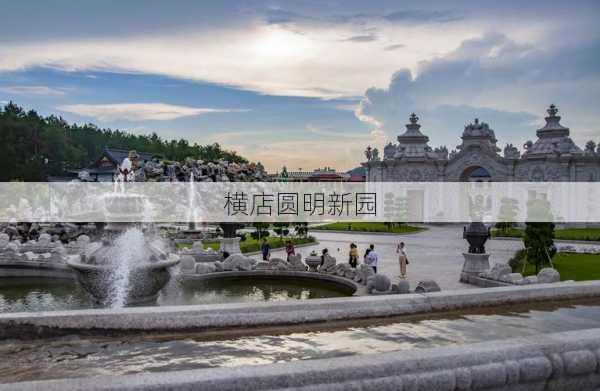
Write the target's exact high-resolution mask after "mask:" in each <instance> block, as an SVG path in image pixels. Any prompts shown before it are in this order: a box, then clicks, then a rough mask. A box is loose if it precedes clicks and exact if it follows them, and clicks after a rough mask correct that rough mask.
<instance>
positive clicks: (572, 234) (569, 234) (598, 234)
mask: <svg viewBox="0 0 600 391" xmlns="http://www.w3.org/2000/svg"><path fill="white" fill-rule="evenodd" d="M492 236H493V237H511V238H520V237H522V236H523V229H522V228H510V229H509V230H508V231H506V232H501V231H500V230H498V229H493V230H492ZM554 239H560V240H590V241H600V228H564V229H557V230H555V231H554Z"/></svg>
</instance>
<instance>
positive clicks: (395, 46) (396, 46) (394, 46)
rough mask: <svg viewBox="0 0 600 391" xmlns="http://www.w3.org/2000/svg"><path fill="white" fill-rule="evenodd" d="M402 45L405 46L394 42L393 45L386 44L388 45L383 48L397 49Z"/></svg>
mask: <svg viewBox="0 0 600 391" xmlns="http://www.w3.org/2000/svg"><path fill="white" fill-rule="evenodd" d="M404 47H406V45H403V44H401V43H397V44H394V45H388V46H386V47H385V48H384V50H397V49H402V48H404Z"/></svg>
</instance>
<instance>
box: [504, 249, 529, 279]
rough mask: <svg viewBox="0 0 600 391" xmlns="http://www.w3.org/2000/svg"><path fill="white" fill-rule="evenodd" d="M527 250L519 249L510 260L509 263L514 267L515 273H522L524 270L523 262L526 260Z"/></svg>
mask: <svg viewBox="0 0 600 391" xmlns="http://www.w3.org/2000/svg"><path fill="white" fill-rule="evenodd" d="M526 255H527V251H526V250H524V249H521V250H517V251H516V252H515V255H513V256H512V258H511V259H509V260H508V265H509V266H510V267H511V268H512V271H513V273H520V272H521V271H522V270H523V264H524V262H525V256H526Z"/></svg>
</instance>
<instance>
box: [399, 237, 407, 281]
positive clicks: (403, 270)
mask: <svg viewBox="0 0 600 391" xmlns="http://www.w3.org/2000/svg"><path fill="white" fill-rule="evenodd" d="M396 253H397V254H398V261H399V262H400V277H402V278H406V265H408V256H407V255H406V246H405V245H404V242H400V244H399V245H398V247H397V248H396Z"/></svg>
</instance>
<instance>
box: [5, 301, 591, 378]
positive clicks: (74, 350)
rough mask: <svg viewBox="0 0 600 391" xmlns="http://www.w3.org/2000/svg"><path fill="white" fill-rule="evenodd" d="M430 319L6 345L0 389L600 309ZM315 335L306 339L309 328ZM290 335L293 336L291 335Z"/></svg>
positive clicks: (449, 340) (363, 345) (510, 331)
mask: <svg viewBox="0 0 600 391" xmlns="http://www.w3.org/2000/svg"><path fill="white" fill-rule="evenodd" d="M487 311H488V312H491V311H500V312H499V313H497V314H492V313H485V312H478V313H469V314H463V315H452V316H450V315H437V318H433V319H432V318H431V317H432V316H434V315H429V319H427V320H411V321H409V320H407V319H406V318H404V319H402V318H397V319H395V320H386V321H385V323H379V324H372V325H368V326H362V325H360V324H361V322H356V326H355V327H347V326H345V327H342V328H337V329H329V330H324V331H319V330H317V328H318V327H321V326H319V325H310V326H306V327H305V330H302V331H298V332H291V333H290V332H289V331H288V330H286V329H282V330H281V332H280V333H274V332H270V333H267V334H264V335H258V336H244V337H238V338H234V337H227V336H224V337H223V336H221V339H219V340H214V339H212V340H211V339H210V338H209V337H207V336H206V335H200V334H198V335H182V336H173V335H163V336H160V335H154V336H138V337H127V338H117V337H113V338H82V337H78V336H71V337H62V338H57V339H50V340H36V341H15V340H9V341H4V342H3V343H2V344H0V383H1V382H18V381H26V380H42V379H53V378H67V377H84V376H85V377H87V376H96V375H106V374H115V375H120V374H133V373H141V372H160V371H173V370H186V369H198V368H208V367H233V366H239V365H259V364H269V363H276V362H282V361H293V360H307V359H315V358H327V357H339V356H348V355H357V354H369V353H378V352H390V351H403V350H408V349H421V348H432V347H438V346H448V345H461V344H467V343H475V342H482V341H490V340H496V339H505V338H512V337H526V336H530V335H539V334H544V333H551V332H560V331H569V330H581V329H587V328H595V327H600V302H592V303H589V302H588V303H585V304H579V305H567V304H564V303H563V304H561V306H555V305H545V306H543V307H540V306H539V305H538V306H537V307H536V309H532V310H521V309H518V310H516V309H514V307H513V309H512V310H511V309H510V307H508V308H504V309H502V310H499V309H488V310H487ZM313 328H314V329H315V331H309V332H307V331H306V329H308V330H312V329H313ZM286 332H287V334H286Z"/></svg>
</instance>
